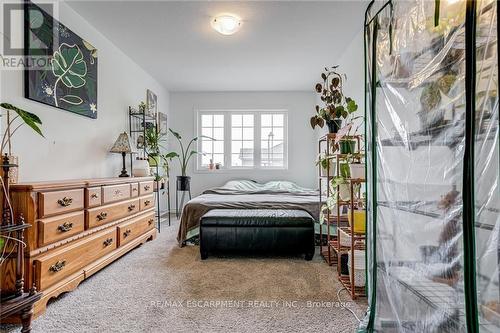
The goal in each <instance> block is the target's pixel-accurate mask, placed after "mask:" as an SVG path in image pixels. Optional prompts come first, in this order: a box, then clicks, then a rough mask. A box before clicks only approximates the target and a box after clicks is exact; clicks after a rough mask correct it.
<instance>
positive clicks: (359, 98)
mask: <svg viewBox="0 0 500 333" xmlns="http://www.w3.org/2000/svg"><path fill="white" fill-rule="evenodd" d="M364 61H365V60H364V53H363V29H362V26H361V25H360V30H359V32H358V33H357V34H356V36H355V37H354V38H353V40H352V41H351V43H350V44H349V45H348V46H347V47H346V48H345V49H344V52H343V53H342V56H341V57H340V59H339V61H338V64H339V65H340V67H339V69H340V72H342V73H345V74H346V75H347V81H346V82H345V83H344V94H345V95H346V96H349V97H351V98H353V99H354V100H355V101H356V103H357V104H358V113H360V114H364V96H365V91H364V81H365V76H364V75H365V74H364Z"/></svg>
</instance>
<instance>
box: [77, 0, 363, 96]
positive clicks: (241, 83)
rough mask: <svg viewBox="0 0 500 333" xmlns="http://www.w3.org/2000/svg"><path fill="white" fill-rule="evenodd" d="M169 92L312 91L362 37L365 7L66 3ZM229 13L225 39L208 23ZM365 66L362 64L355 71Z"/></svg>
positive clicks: (351, 3)
mask: <svg viewBox="0 0 500 333" xmlns="http://www.w3.org/2000/svg"><path fill="white" fill-rule="evenodd" d="M69 4H70V6H71V7H72V8H73V9H75V10H76V11H77V12H78V13H79V14H80V15H82V16H83V17H84V18H85V19H86V20H88V21H89V22H90V23H91V24H92V25H93V26H94V27H95V28H96V29H97V30H99V31H100V32H101V33H102V34H104V35H105V36H106V37H107V38H108V39H109V40H111V41H112V42H113V43H114V44H115V45H116V46H118V47H119V48H120V49H122V50H123V51H124V52H125V53H126V54H128V55H129V56H130V57H131V58H132V59H133V60H134V61H135V62H137V63H138V64H139V65H140V66H142V68H144V69H145V70H146V71H147V72H149V73H150V74H151V75H153V76H154V77H155V78H156V79H157V80H158V81H159V82H161V83H162V84H163V85H164V86H165V87H166V88H167V89H168V90H170V91H266V90H270V91H278V90H310V91H312V90H313V87H314V83H315V82H316V81H317V80H318V77H319V74H320V72H321V70H322V68H323V67H325V66H331V65H335V64H337V62H338V60H339V57H340V56H341V54H342V52H343V50H344V49H345V48H346V46H347V45H349V43H350V42H351V40H352V38H353V37H354V36H355V35H356V33H358V32H359V31H360V30H361V29H362V24H363V16H364V9H365V7H366V3H365V2H364V1H318V2H311V1H306V2H298V1H275V2H267V1H237V2H227V1H222V2H216V1H179V2H172V1H155V2H154V1H71V2H69ZM223 12H230V13H234V14H237V15H239V16H240V17H241V18H242V19H243V26H242V28H241V30H240V31H239V32H238V33H236V34H235V35H232V36H223V35H220V34H218V33H217V32H215V31H214V30H212V28H211V27H210V18H211V17H213V16H215V15H217V14H220V13H223ZM360 66H362V64H360Z"/></svg>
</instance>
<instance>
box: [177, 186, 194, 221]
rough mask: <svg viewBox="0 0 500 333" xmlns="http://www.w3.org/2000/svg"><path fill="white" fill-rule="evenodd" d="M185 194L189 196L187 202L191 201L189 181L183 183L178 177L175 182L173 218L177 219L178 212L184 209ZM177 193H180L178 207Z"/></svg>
mask: <svg viewBox="0 0 500 333" xmlns="http://www.w3.org/2000/svg"><path fill="white" fill-rule="evenodd" d="M186 192H187V193H188V195H189V200H191V180H189V181H187V182H183V181H182V180H181V179H179V177H177V180H176V182H175V216H176V217H177V218H179V216H180V212H182V208H183V207H184V196H185V195H186ZM179 193H182V196H181V202H180V206H179Z"/></svg>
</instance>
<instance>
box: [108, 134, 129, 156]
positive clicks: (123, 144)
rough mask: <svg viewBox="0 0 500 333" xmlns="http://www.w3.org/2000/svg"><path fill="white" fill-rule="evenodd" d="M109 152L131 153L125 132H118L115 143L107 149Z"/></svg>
mask: <svg viewBox="0 0 500 333" xmlns="http://www.w3.org/2000/svg"><path fill="white" fill-rule="evenodd" d="M109 151H110V152H111V153H131V152H132V149H131V148H130V141H129V139H128V134H127V132H123V133H120V135H119V136H118V139H116V141H115V144H114V145H113V147H112V148H111V149H110V150H109Z"/></svg>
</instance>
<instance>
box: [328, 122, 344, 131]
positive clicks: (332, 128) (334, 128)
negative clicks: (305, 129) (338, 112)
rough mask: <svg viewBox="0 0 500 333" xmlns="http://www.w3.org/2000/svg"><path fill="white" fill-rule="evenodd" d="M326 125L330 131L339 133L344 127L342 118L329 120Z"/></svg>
mask: <svg viewBox="0 0 500 333" xmlns="http://www.w3.org/2000/svg"><path fill="white" fill-rule="evenodd" d="M326 125H327V126H328V132H329V133H337V132H338V131H339V129H340V128H341V127H342V119H333V120H327V121H326Z"/></svg>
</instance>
